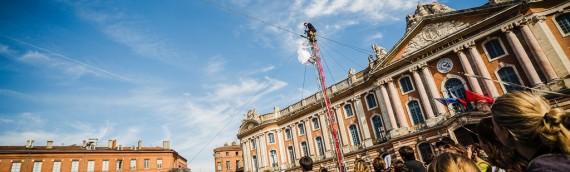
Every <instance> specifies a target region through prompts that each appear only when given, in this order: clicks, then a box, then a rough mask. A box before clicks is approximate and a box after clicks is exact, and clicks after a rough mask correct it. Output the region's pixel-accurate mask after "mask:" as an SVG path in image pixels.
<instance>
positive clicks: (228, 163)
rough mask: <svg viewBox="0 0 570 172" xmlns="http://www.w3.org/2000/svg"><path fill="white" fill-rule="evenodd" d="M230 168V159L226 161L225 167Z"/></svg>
mask: <svg viewBox="0 0 570 172" xmlns="http://www.w3.org/2000/svg"><path fill="white" fill-rule="evenodd" d="M231 168H232V164H230V161H226V169H228V170H229V169H231Z"/></svg>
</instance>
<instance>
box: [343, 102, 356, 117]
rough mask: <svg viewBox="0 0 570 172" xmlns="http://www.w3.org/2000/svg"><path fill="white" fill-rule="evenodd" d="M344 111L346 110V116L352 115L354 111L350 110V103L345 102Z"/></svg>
mask: <svg viewBox="0 0 570 172" xmlns="http://www.w3.org/2000/svg"><path fill="white" fill-rule="evenodd" d="M344 111H345V112H346V117H347V118H348V117H351V116H352V115H354V113H353V112H352V106H351V105H350V104H346V105H344Z"/></svg>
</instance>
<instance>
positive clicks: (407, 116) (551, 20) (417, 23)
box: [237, 0, 570, 171]
mask: <svg viewBox="0 0 570 172" xmlns="http://www.w3.org/2000/svg"><path fill="white" fill-rule="evenodd" d="M406 21H407V27H406V32H405V34H404V35H403V37H402V38H401V39H400V40H399V41H398V42H397V43H396V45H394V47H393V48H392V49H390V50H389V51H388V52H386V50H385V49H384V48H382V47H380V46H378V45H372V49H373V50H374V52H375V58H373V57H370V58H369V60H370V65H369V66H368V67H367V68H365V69H363V70H361V71H358V72H357V71H355V70H353V69H351V70H349V75H348V77H347V78H346V79H345V80H342V81H340V82H338V83H335V84H333V85H331V86H330V87H329V88H327V90H326V91H327V94H328V95H329V97H330V100H331V104H332V107H333V115H334V117H333V118H332V119H329V118H328V116H327V114H326V112H325V109H324V107H323V106H322V104H321V102H322V101H323V100H322V96H321V93H317V94H314V95H311V96H309V97H306V98H304V99H302V100H300V101H299V102H297V103H294V104H292V105H290V106H287V107H285V108H283V109H280V108H279V107H277V106H276V107H275V108H274V111H273V112H268V113H263V114H259V113H258V112H257V111H256V110H255V109H253V110H250V111H249V112H248V113H247V115H246V116H245V118H244V119H243V121H242V123H241V126H240V129H239V131H238V134H237V137H238V138H239V139H240V144H241V147H242V150H243V154H244V163H245V166H244V167H245V169H244V171H263V170H270V171H300V169H299V165H298V161H299V158H300V157H302V156H310V157H312V158H313V160H314V164H315V166H317V167H319V166H321V165H322V166H324V167H326V168H328V170H329V171H337V166H336V163H335V160H336V158H335V157H334V155H335V152H334V151H335V150H334V145H333V142H332V140H333V138H332V136H331V135H330V131H331V130H330V128H329V123H331V122H332V123H333V125H334V126H336V128H338V129H339V130H340V132H339V135H340V136H339V137H338V139H339V140H340V144H341V147H342V149H341V154H342V155H343V157H344V162H343V164H344V166H345V168H346V169H347V171H352V169H353V167H352V165H353V164H354V163H353V162H354V160H355V158H356V157H357V156H360V157H362V159H364V160H365V161H367V162H370V161H371V160H372V159H373V158H375V157H377V156H386V155H388V154H391V155H392V156H397V155H398V154H397V153H395V152H396V150H397V149H398V148H399V147H401V146H404V145H408V146H410V147H412V148H414V150H415V151H416V155H417V156H418V158H417V159H418V160H420V161H421V160H423V158H424V157H425V156H426V155H428V154H430V153H435V152H436V151H437V150H436V148H435V146H434V145H435V143H436V142H437V141H440V140H442V139H446V140H447V139H451V140H453V141H455V142H457V143H461V144H463V145H467V144H471V143H474V142H477V136H476V135H475V134H474V133H473V132H472V131H473V129H474V126H475V125H476V124H477V123H478V122H479V120H480V119H481V118H484V117H488V113H486V111H487V110H488V104H487V103H484V102H475V103H473V104H471V105H469V106H468V108H463V107H462V105H460V104H458V103H450V104H448V105H443V104H442V103H439V102H437V101H436V99H437V98H451V97H459V98H462V99H465V94H466V92H465V90H466V89H467V90H471V91H473V92H475V93H478V94H481V95H485V96H488V97H498V96H500V95H502V94H504V93H506V92H510V91H514V90H521V89H526V90H529V88H532V89H534V90H535V91H536V90H542V91H537V92H540V93H543V94H544V95H545V96H546V98H547V99H549V100H551V103H553V104H556V105H557V106H560V107H562V108H564V109H569V108H570V99H569V98H567V96H560V94H557V93H564V94H568V93H569V92H570V91H569V88H570V59H569V58H568V57H570V2H569V1H560V0H517V1H514V0H489V2H488V3H487V4H485V5H483V6H480V7H473V8H469V9H461V10H455V9H452V8H450V7H447V6H446V5H444V4H441V3H438V2H433V3H429V4H418V6H417V9H416V11H415V13H414V14H411V15H408V16H407V17H406ZM324 48H326V47H324ZM324 58H326V57H324ZM363 58H364V57H363ZM521 86H522V87H521ZM565 97H566V98H565ZM567 111H568V110H567Z"/></svg>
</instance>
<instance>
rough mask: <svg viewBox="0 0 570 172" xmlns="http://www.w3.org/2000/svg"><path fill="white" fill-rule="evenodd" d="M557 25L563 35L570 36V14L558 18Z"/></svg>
mask: <svg viewBox="0 0 570 172" xmlns="http://www.w3.org/2000/svg"><path fill="white" fill-rule="evenodd" d="M556 23H557V24H558V26H559V27H560V30H562V34H563V35H566V34H570V13H564V14H560V15H558V16H556Z"/></svg>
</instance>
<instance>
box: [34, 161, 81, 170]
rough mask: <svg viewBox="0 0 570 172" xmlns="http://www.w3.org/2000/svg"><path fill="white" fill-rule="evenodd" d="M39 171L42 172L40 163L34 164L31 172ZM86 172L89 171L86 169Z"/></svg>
mask: <svg viewBox="0 0 570 172" xmlns="http://www.w3.org/2000/svg"><path fill="white" fill-rule="evenodd" d="M41 171H42V162H41V161H36V162H34V168H33V169H32V172H41ZM87 171H89V169H87Z"/></svg>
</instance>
